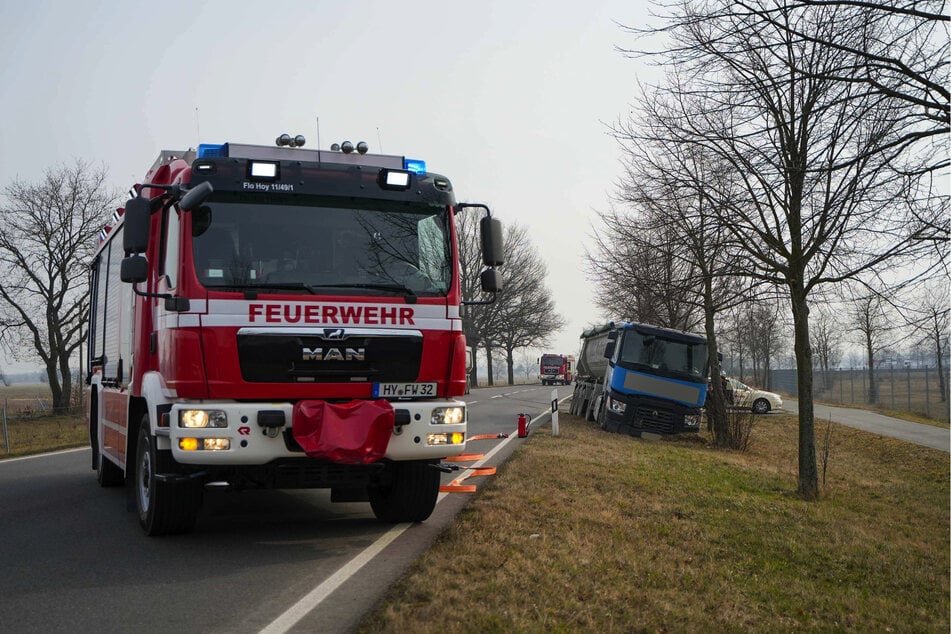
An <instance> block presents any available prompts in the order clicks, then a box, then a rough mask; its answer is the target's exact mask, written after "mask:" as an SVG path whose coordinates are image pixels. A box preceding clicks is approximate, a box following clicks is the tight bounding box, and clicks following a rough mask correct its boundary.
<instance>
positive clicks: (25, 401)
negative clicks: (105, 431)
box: [0, 384, 89, 460]
mask: <svg viewBox="0 0 951 634" xmlns="http://www.w3.org/2000/svg"><path fill="white" fill-rule="evenodd" d="M0 406H2V408H3V410H2V414H3V416H4V419H3V420H0V424H2V423H3V422H4V421H5V423H6V425H5V427H6V434H4V429H3V427H0V460H2V459H4V458H13V457H16V456H26V455H30V454H36V453H43V452H47V451H57V450H59V449H68V448H71V447H81V446H83V445H87V444H89V432H88V430H87V429H86V420H85V418H84V417H83V416H51V415H50V414H49V407H50V393H49V387H48V386H46V385H42V384H14V385H10V386H3V387H0Z"/></svg>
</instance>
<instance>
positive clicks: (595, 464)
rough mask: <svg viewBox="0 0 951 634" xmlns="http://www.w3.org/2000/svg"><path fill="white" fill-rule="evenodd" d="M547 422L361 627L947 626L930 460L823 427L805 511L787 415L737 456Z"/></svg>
mask: <svg viewBox="0 0 951 634" xmlns="http://www.w3.org/2000/svg"><path fill="white" fill-rule="evenodd" d="M561 421H562V424H561V436H560V437H558V438H553V437H551V435H550V433H548V431H547V430H544V429H543V430H538V431H536V432H533V434H532V436H531V437H530V439H529V440H528V441H526V442H525V443H524V444H523V446H522V447H520V448H519V449H518V450H517V451H516V453H515V454H514V455H513V456H512V458H511V459H510V460H509V461H507V462H506V463H505V465H503V467H502V468H500V469H499V473H498V475H497V476H496V477H495V478H494V480H493V481H491V482H490V483H488V486H486V487H485V488H484V489H483V490H482V491H480V493H479V494H477V495H476V496H474V498H473V499H472V500H471V502H470V503H469V504H468V505H467V507H466V508H465V509H464V510H463V511H462V512H461V513H460V515H459V517H458V519H457V521H456V522H455V523H454V524H453V526H452V527H450V529H449V530H447V531H446V532H445V533H444V534H443V535H442V536H441V537H440V538H439V539H438V540H437V542H436V543H435V544H434V546H433V548H432V549H431V550H430V551H429V552H428V553H427V554H426V555H424V556H423V557H422V558H421V559H420V560H419V561H418V562H417V563H416V564H415V565H414V567H413V568H412V569H411V571H410V572H409V573H408V574H407V576H406V577H405V578H404V579H403V580H402V581H401V582H400V583H399V584H397V585H396V586H395V587H394V588H393V589H391V591H390V593H389V595H388V597H387V598H386V600H385V601H384V603H383V604H382V605H381V606H379V607H378V609H377V610H376V611H375V612H374V613H373V614H372V615H370V616H369V617H368V618H367V620H366V621H365V623H364V624H363V629H362V631H365V632H400V631H414V632H418V631H424V632H444V631H459V632H510V631H520V632H576V631H608V632H612V631H624V632H629V631H717V632H721V631H727V632H729V631H789V630H799V629H809V630H822V631H840V630H852V631H913V632H930V631H935V632H947V631H948V630H949V616H948V615H949V577H948V573H949V563H951V562H949V559H951V557H949V548H948V545H949V507H948V500H949V462H948V454H947V453H944V452H939V451H935V450H931V449H926V448H922V447H918V446H915V445H911V444H907V443H903V442H901V441H898V440H893V439H889V438H884V437H880V436H875V435H871V434H867V433H864V432H861V431H857V430H853V429H850V428H847V427H842V426H835V427H834V430H833V433H832V434H831V436H830V437H829V438H828V440H826V439H825V438H823V440H822V441H821V442H824V443H827V446H828V467H827V471H826V485H825V486H824V487H823V498H822V499H821V500H820V501H819V502H804V501H802V500H801V499H799V498H798V497H797V495H796V494H795V490H796V473H797V466H796V465H797V449H796V446H797V423H796V420H795V418H794V417H793V416H789V415H776V416H769V417H761V418H759V419H757V423H756V428H755V430H754V432H753V433H754V436H753V440H752V443H751V449H750V451H749V452H744V453H737V452H724V451H718V450H714V449H711V448H710V447H709V446H708V445H707V444H706V443H705V442H704V437H703V436H701V437H700V438H696V437H694V438H692V439H691V438H683V439H678V440H675V441H645V440H639V439H633V438H629V437H626V436H620V435H614V434H607V433H604V432H602V431H600V430H599V429H597V428H596V427H595V426H594V425H593V424H592V423H588V422H585V421H583V420H582V419H580V418H577V417H573V416H569V415H566V414H562V415H561ZM821 450H822V448H819V451H821Z"/></svg>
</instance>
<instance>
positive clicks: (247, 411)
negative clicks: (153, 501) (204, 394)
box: [157, 400, 468, 466]
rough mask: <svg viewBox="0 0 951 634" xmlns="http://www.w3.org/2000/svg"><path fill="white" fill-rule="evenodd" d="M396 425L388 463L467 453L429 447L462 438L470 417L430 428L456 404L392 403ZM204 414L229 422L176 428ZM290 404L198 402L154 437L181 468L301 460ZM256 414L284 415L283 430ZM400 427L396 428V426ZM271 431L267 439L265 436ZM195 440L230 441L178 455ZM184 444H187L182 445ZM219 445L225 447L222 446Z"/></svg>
mask: <svg viewBox="0 0 951 634" xmlns="http://www.w3.org/2000/svg"><path fill="white" fill-rule="evenodd" d="M391 405H392V406H393V409H394V410H396V415H397V423H398V424H397V425H396V426H395V427H394V430H393V434H392V436H391V437H390V440H389V444H388V445H387V450H386V455H385V458H386V459H388V460H397V461H402V460H438V459H441V458H445V457H448V456H452V455H457V454H460V453H464V452H465V448H466V443H465V440H463V442H462V443H458V444H430V441H429V439H430V435H432V434H437V435H441V434H450V435H451V434H453V433H455V432H458V433H461V434H462V438H463V439H465V437H466V429H467V421H468V412H467V411H466V414H465V415H464V416H463V419H462V420H463V422H461V423H455V424H445V423H441V424H433V423H432V422H431V419H432V412H433V410H434V409H435V408H437V407H462V408H465V403H463V402H461V401H455V400H439V401H394V402H391ZM192 409H204V410H219V411H223V412H224V413H225V415H226V416H227V426H226V427H202V428H185V427H180V426H179V424H178V421H179V413H180V412H181V411H183V410H192ZM293 410H294V404H293V403H236V402H234V401H201V402H194V403H176V404H174V405H172V408H171V411H170V413H169V426H168V427H167V428H159V429H160V431H158V432H157V433H158V434H160V435H163V436H164V435H166V431H167V435H168V438H169V444H170V445H171V446H170V448H171V450H172V456H173V457H174V459H175V461H176V462H178V463H181V464H193V465H209V466H226V465H263V464H267V463H269V462H271V461H274V460H280V459H286V458H301V457H304V456H305V454H304V452H303V450H302V449H301V448H300V446H299V445H298V444H297V443H296V441H294V438H293V432H292V426H293ZM259 412H267V416H266V418H267V419H269V420H274V419H275V418H277V419H278V420H280V414H283V420H284V421H285V424H284V425H283V426H281V427H271V428H268V427H265V426H262V425H260V424H259V423H258V420H259V416H258V414H259ZM401 422H402V423H403V424H399V423H401ZM269 431H270V433H269ZM192 438H194V439H197V441H198V443H197V444H198V446H200V447H201V446H204V444H205V439H222V440H225V439H226V440H227V441H228V443H227V444H228V446H229V448H228V449H212V450H208V449H200V450H191V451H188V450H184V449H182V444H183V443H182V440H183V439H192ZM184 444H186V445H187V444H189V441H186V442H185V443H184ZM222 444H223V443H222Z"/></svg>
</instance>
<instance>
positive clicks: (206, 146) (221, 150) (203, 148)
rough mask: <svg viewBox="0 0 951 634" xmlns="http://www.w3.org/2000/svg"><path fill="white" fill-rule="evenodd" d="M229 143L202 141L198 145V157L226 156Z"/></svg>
mask: <svg viewBox="0 0 951 634" xmlns="http://www.w3.org/2000/svg"><path fill="white" fill-rule="evenodd" d="M227 156H228V144H227V143H202V144H201V145H199V146H198V158H226V157H227Z"/></svg>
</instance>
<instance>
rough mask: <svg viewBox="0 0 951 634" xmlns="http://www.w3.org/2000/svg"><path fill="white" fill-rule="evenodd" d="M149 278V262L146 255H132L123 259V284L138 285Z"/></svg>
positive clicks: (120, 275)
mask: <svg viewBox="0 0 951 634" xmlns="http://www.w3.org/2000/svg"><path fill="white" fill-rule="evenodd" d="M148 277H149V261H148V260H146V259H145V256H144V255H130V256H128V257H125V258H122V264H121V265H120V268H119V279H121V280H122V281H123V282H131V283H132V284H138V283H139V282H144V281H145V280H147V279H148Z"/></svg>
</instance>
